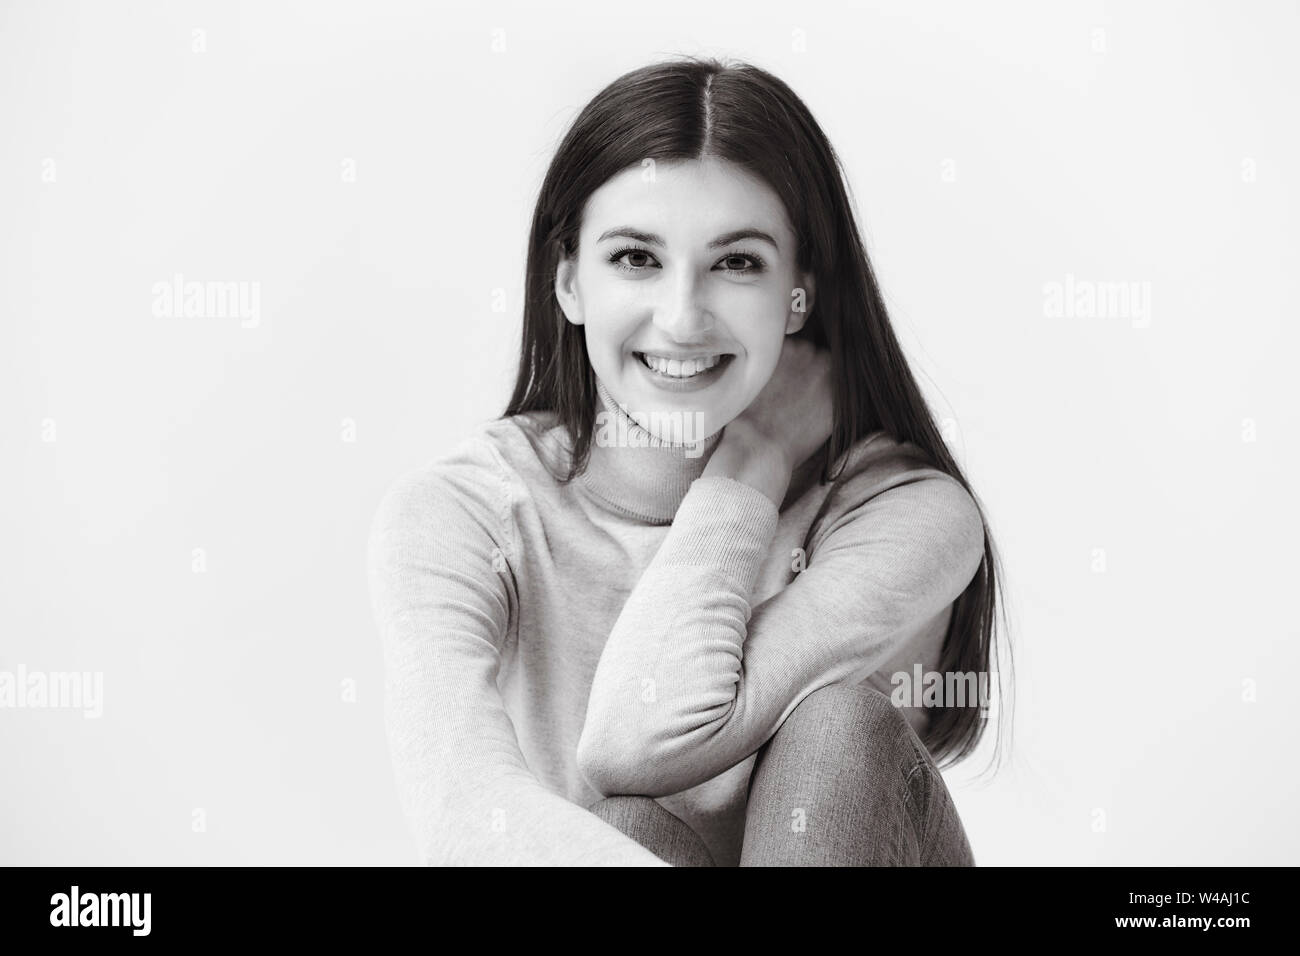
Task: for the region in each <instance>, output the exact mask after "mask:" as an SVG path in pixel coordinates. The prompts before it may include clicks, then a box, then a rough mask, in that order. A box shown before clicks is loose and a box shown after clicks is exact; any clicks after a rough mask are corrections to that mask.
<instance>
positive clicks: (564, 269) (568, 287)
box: [555, 256, 585, 325]
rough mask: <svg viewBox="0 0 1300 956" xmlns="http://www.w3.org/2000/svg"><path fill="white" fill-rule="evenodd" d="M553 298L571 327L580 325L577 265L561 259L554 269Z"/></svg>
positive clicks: (580, 300) (567, 259) (581, 318)
mask: <svg viewBox="0 0 1300 956" xmlns="http://www.w3.org/2000/svg"><path fill="white" fill-rule="evenodd" d="M555 298H556V300H557V301H558V302H559V303H560V308H561V309H562V310H564V317H565V318H566V319H568V320H569V322H570V323H572V324H573V325H582V323H583V321H585V320H584V317H583V314H582V297H581V296H579V295H578V263H577V262H575V261H574V260H573V259H570V258H568V257H567V256H566V257H563V258H561V259H560V262H559V264H558V265H557V266H556V267H555Z"/></svg>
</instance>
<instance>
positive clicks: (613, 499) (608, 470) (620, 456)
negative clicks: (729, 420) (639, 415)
mask: <svg viewBox="0 0 1300 956" xmlns="http://www.w3.org/2000/svg"><path fill="white" fill-rule="evenodd" d="M596 393H597V396H598V404H597V408H596V413H597V414H596V421H595V430H594V432H593V436H592V442H591V454H590V457H589V458H588V460H587V469H586V471H584V472H583V474H582V480H583V481H584V482H585V483H586V485H587V487H588V488H589V489H591V491H592V492H594V493H595V494H596V495H597V496H599V497H600V498H601V499H602V500H604V501H605V502H607V503H608V504H611V505H613V506H614V507H616V508H618V509H619V510H621V511H624V512H626V513H628V514H629V515H632V516H633V517H637V518H641V519H643V520H646V521H649V522H651V523H655V524H666V523H669V522H671V521H672V520H673V515H675V514H676V513H677V508H678V506H679V505H680V504H681V503H682V499H683V498H685V497H686V492H687V491H689V490H690V487H691V482H693V481H694V480H695V479H696V478H698V477H700V474H701V472H703V471H704V466H705V465H707V464H708V463H709V457H710V455H712V453H713V450H714V449H715V448H716V447H717V445H718V442H719V441H720V440H721V438H722V432H721V431H718V432H716V433H714V434H713V435H710V436H709V437H708V438H706V439H704V440H702V441H698V442H691V443H672V442H667V441H664V440H663V439H660V438H657V437H656V436H655V435H653V434H652V433H650V432H649V431H647V430H646V429H645V428H643V427H642V426H641V425H639V424H638V423H637V421H636V420H635V419H634V418H632V416H630V415H629V414H628V413H627V410H626V409H625V408H623V406H621V405H620V404H619V403H618V402H617V401H616V400H615V399H614V396H613V395H611V394H610V393H609V390H608V389H607V388H605V383H604V382H602V381H601V380H600V379H599V378H597V379H596ZM602 413H603V414H602Z"/></svg>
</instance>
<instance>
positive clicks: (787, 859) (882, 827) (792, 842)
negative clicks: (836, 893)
mask: <svg viewBox="0 0 1300 956" xmlns="http://www.w3.org/2000/svg"><path fill="white" fill-rule="evenodd" d="M587 809H588V810H590V811H591V812H592V813H594V814H595V815H596V816H598V817H600V818H601V819H602V820H604V821H605V822H606V823H609V824H610V825H611V826H614V827H616V828H617V829H619V830H620V831H622V832H623V833H625V834H626V835H627V836H629V837H631V838H632V839H634V840H636V841H637V842H638V843H640V844H641V845H642V846H644V847H645V848H646V849H648V850H650V852H652V853H654V854H655V855H656V856H658V857H659V858H660V859H662V860H664V861H666V862H668V863H670V864H672V865H674V866H713V865H714V862H713V858H712V856H711V855H710V853H709V851H708V847H707V846H706V845H705V843H704V841H703V840H702V839H701V838H700V837H699V836H698V835H697V834H696V833H695V831H694V830H692V829H691V828H690V827H689V826H688V825H687V824H686V823H685V822H684V821H682V820H681V819H679V818H678V817H676V816H674V815H673V814H672V813H671V812H670V811H669V810H667V809H666V808H665V807H663V806H662V805H661V804H660V803H659V802H658V801H656V800H655V799H653V798H652V797H647V796H641V795H636V794H625V795H617V796H608V797H605V798H603V799H601V800H598V801H596V802H595V803H594V804H592V805H591V806H590V807H588V808H587ZM740 865H741V866H974V865H975V857H974V854H973V853H972V852H971V848H970V843H969V841H968V839H967V837H966V832H965V829H964V828H963V827H962V823H961V820H960V818H959V817H958V815H957V809H956V806H955V804H954V803H953V800H952V795H951V794H950V793H949V791H948V788H947V786H946V785H945V784H944V781H943V777H942V776H941V775H940V773H939V769H938V767H937V765H936V764H935V762H934V759H933V758H932V757H931V755H930V752H929V751H928V750H927V749H926V747H925V745H924V744H923V743H922V742H921V739H920V738H919V737H918V736H917V734H916V731H915V730H914V729H913V728H912V726H911V724H909V723H908V722H907V720H906V718H905V717H904V716H903V714H902V712H901V711H900V710H899V709H898V708H897V707H895V706H894V705H893V703H892V702H891V701H890V700H889V698H888V697H886V696H885V695H884V694H882V693H881V692H880V691H878V690H876V689H874V688H871V687H867V686H865V685H855V684H832V685H830V686H828V687H823V688H821V689H819V690H817V691H814V692H813V693H811V694H809V695H808V696H807V697H806V698H805V699H804V700H802V701H800V703H799V705H798V706H797V707H796V708H795V709H794V710H793V711H791V713H790V715H789V717H787V718H786V720H785V722H784V723H783V724H782V725H781V727H780V728H778V730H777V732H776V733H775V734H774V735H773V736H772V738H771V739H770V740H769V741H768V742H767V743H766V744H764V745H763V747H762V748H761V749H760V750H759V753H758V757H757V759H756V761H755V764H754V769H753V772H752V773H751V775H750V780H749V794H748V799H747V804H746V810H745V831H744V843H743V845H742V849H741V857H740Z"/></svg>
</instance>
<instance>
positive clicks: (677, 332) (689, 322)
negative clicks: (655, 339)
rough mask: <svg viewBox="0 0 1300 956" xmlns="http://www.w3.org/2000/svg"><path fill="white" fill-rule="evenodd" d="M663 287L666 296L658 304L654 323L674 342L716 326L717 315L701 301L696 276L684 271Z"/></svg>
mask: <svg viewBox="0 0 1300 956" xmlns="http://www.w3.org/2000/svg"><path fill="white" fill-rule="evenodd" d="M665 286H666V287H664V288H663V292H664V296H663V298H662V299H661V300H660V302H659V303H658V304H657V305H656V307H655V318H654V324H655V325H656V326H657V327H658V328H659V329H661V330H662V331H663V332H664V334H665V335H667V336H669V337H671V338H672V339H673V340H674V341H678V342H689V341H692V340H694V339H698V338H699V337H701V336H702V335H705V334H707V333H708V332H709V331H710V330H711V329H712V328H713V314H712V313H711V312H710V311H709V310H708V308H707V306H706V305H705V303H704V302H702V301H701V300H700V294H699V288H698V286H697V284H696V282H695V278H694V277H693V276H691V275H686V274H682V275H679V276H678V277H677V280H676V282H675V283H673V284H672V285H671V286H667V284H665Z"/></svg>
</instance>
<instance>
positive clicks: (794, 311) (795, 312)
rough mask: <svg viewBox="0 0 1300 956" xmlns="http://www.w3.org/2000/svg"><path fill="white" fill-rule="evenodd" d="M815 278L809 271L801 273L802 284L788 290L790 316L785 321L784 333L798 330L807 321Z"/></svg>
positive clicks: (810, 309)
mask: <svg viewBox="0 0 1300 956" xmlns="http://www.w3.org/2000/svg"><path fill="white" fill-rule="evenodd" d="M816 285H817V280H816V279H815V278H814V277H813V274H812V273H811V272H805V273H804V274H803V285H801V286H797V287H795V288H793V289H791V290H790V316H789V318H787V319H786V322H785V334H786V335H789V334H791V333H792V332H798V331H799V330H800V329H802V328H803V327H804V323H805V322H807V321H808V316H809V315H810V314H811V313H812V308H813V297H814V293H815V292H816Z"/></svg>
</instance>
